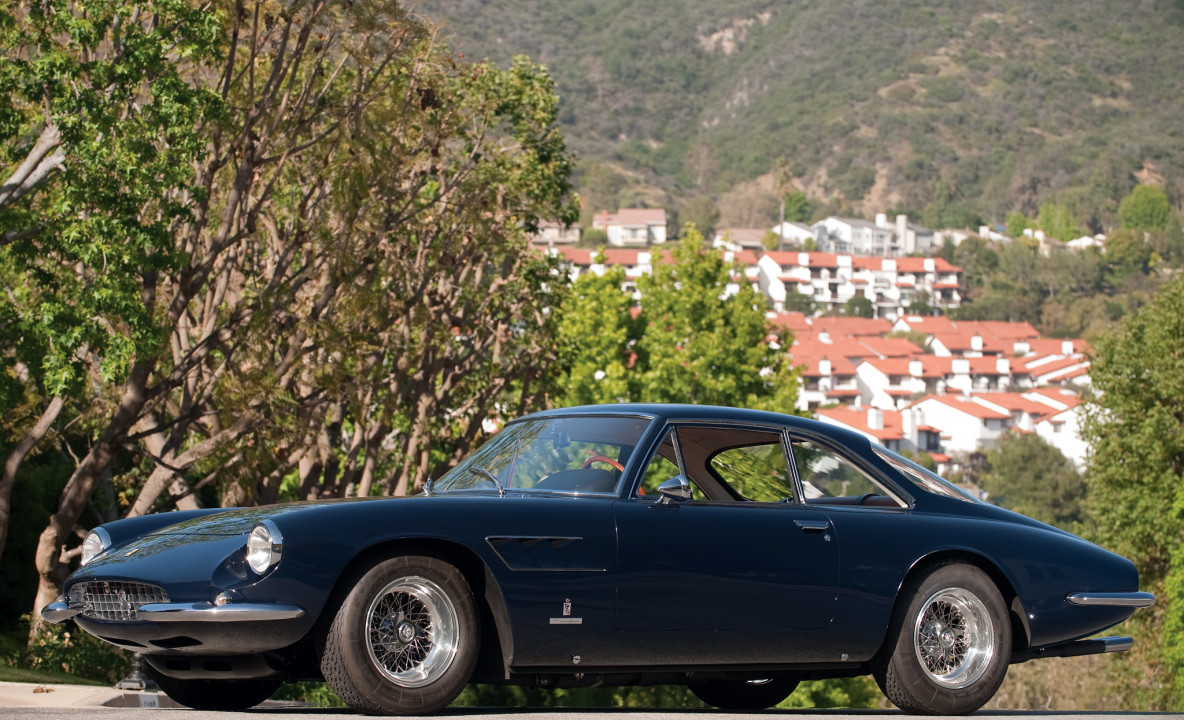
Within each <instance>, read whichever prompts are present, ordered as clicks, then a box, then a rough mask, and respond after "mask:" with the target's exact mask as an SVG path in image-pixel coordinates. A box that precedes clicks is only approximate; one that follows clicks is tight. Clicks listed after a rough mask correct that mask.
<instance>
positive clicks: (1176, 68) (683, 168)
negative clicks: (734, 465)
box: [419, 0, 1184, 230]
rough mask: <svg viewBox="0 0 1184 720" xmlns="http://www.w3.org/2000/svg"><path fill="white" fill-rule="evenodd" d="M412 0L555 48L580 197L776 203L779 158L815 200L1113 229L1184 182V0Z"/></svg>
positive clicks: (485, 42) (548, 54)
mask: <svg viewBox="0 0 1184 720" xmlns="http://www.w3.org/2000/svg"><path fill="white" fill-rule="evenodd" d="M419 10H420V11H421V12H423V13H426V14H428V15H430V16H431V17H432V18H433V19H434V20H436V21H438V22H442V23H443V24H444V25H445V27H446V32H447V33H448V35H449V42H450V43H451V44H452V46H453V47H454V48H455V49H456V50H458V51H460V52H463V53H465V55H466V56H467V57H470V58H482V57H484V58H489V59H491V60H493V61H495V62H498V63H505V62H507V61H508V59H509V57H511V56H512V55H514V54H520V53H523V54H527V55H529V56H531V57H532V58H533V59H534V60H535V61H537V62H542V63H544V64H546V65H547V66H548V67H549V69H550V70H551V72H552V74H553V76H554V77H555V79H556V81H557V84H558V87H559V92H560V95H561V97H562V103H563V105H562V124H563V130H564V133H565V135H566V136H567V138H568V144H569V146H570V147H572V148H574V149H575V150H577V151H578V152H579V154H580V157H581V163H580V169H579V176H578V177H577V183H578V185H579V187H580V189H581V192H582V194H583V195H584V196H585V199H586V201H587V203H586V209H588V206H591V209H595V210H598V209H603V208H608V209H614V208H615V206H616V205H617V204H618V203H619V204H622V205H630V204H634V203H650V204H659V203H660V204H664V205H666V206H668V207H671V208H672V209H675V210H678V209H680V208H681V207H684V206H685V204H686V203H688V202H689V203H694V202H700V203H701V202H702V201H703V199H705V198H706V199H710V200H712V201H713V202H715V203H717V204H718V205H720V207H721V209H722V210H723V212H724V215H725V220H728V219H731V220H733V222H735V221H738V220H741V219H744V218H740V217H732V218H729V213H731V214H732V215H737V214H738V213H739V212H740V210H738V208H742V209H744V212H747V213H748V214H749V215H750V216H754V217H757V218H762V219H771V217H772V216H771V214H770V213H771V212H772V207H773V205H774V201H773V199H772V197H771V195H770V193H769V189H770V187H771V185H772V183H771V177H772V175H773V171H774V169H775V168H776V167H778V165H779V163H780V166H781V167H782V168H784V169H785V170H787V171H788V172H789V173H790V174H791V175H792V187H796V188H798V189H803V190H805V192H806V193H807V195H808V196H809V197H810V198H811V200H813V201H814V203H815V208H816V211H828V212H839V211H846V212H852V213H863V214H867V213H872V212H875V211H877V210H884V209H889V210H905V211H908V212H910V213H912V214H913V215H914V216H917V217H922V218H923V220H924V221H925V222H927V223H928V224H933V225H939V226H958V225H967V224H970V223H971V222H973V221H974V220H975V219H976V218H975V217H974V216H975V215H977V216H980V217H981V218H983V219H984V220H986V221H989V222H999V223H1002V222H1003V221H1004V218H1005V216H1006V214H1007V213H1008V212H1010V211H1015V210H1018V211H1021V212H1024V213H1025V214H1027V215H1029V216H1034V215H1035V214H1036V212H1037V210H1038V208H1039V206H1040V205H1041V204H1042V203H1045V202H1048V201H1056V202H1058V203H1061V204H1064V205H1067V206H1068V207H1069V208H1070V209H1071V210H1072V211H1073V212H1074V214H1075V216H1076V219H1077V221H1078V223H1079V224H1081V225H1082V226H1083V227H1088V228H1091V229H1095V230H1099V229H1104V228H1107V227H1111V226H1112V225H1114V224H1115V222H1116V220H1115V214H1114V213H1115V209H1116V207H1117V203H1118V201H1119V200H1120V199H1121V198H1122V197H1123V196H1124V195H1125V194H1126V193H1127V192H1129V191H1130V189H1131V188H1132V187H1133V186H1134V185H1135V184H1136V183H1138V182H1140V181H1143V182H1151V183H1155V184H1161V185H1166V186H1167V187H1168V188H1169V190H1170V193H1171V194H1172V195H1173V199H1174V200H1176V201H1177V203H1178V202H1179V198H1178V197H1177V196H1176V190H1175V186H1176V184H1177V183H1179V182H1180V179H1181V177H1182V176H1184V143H1182V139H1181V128H1182V127H1184V125H1182V124H1181V121H1180V118H1181V116H1182V112H1181V111H1182V109H1184V101H1182V98H1184V43H1181V42H1180V38H1181V33H1182V31H1184V0H1145V1H1143V2H1138V3H1123V2H1117V1H1116V0H1073V1H1069V0H1041V1H1040V2H1036V1H1035V0H977V1H973V2H965V1H964V0H963V1H961V2H959V1H958V0H945V1H940V0H939V1H934V0H928V1H926V2H918V1H917V0H883V1H878V2H877V1H874V0H841V1H836V0H792V1H790V2H784V1H780V2H770V1H768V0H730V1H728V2H726V3H719V2H708V1H707V0H630V1H628V2H627V1H625V0H536V1H535V2H520V1H519V2H512V1H510V0H458V1H457V2H453V3H448V4H446V5H445V4H441V5H432V4H425V5H422V6H420V7H419ZM781 176H782V177H784V172H783V173H782V175H781ZM758 180H759V181H760V182H756V183H754V181H758ZM922 212H924V215H922V214H921V213H922ZM725 224H726V223H725Z"/></svg>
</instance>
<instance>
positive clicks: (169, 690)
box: [152, 672, 284, 711]
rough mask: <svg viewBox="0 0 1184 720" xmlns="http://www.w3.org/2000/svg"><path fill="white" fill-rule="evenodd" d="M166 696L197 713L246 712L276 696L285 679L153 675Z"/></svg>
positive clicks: (156, 673) (155, 673)
mask: <svg viewBox="0 0 1184 720" xmlns="http://www.w3.org/2000/svg"><path fill="white" fill-rule="evenodd" d="M152 677H153V678H154V679H155V680H156V684H157V685H159V686H160V689H161V690H164V694H165V695H168V696H169V697H171V698H172V699H174V700H176V701H177V702H179V703H181V704H182V705H184V706H185V707H191V708H193V709H194V710H222V711H233V710H246V709H247V708H251V707H255V706H256V705H258V704H259V703H261V702H263V701H264V700H266V699H267V698H269V697H271V696H272V695H274V694H275V691H276V690H278V689H279V687H280V685H282V684H283V683H284V679H283V678H281V677H274V678H253V679H250V680H178V679H177V678H171V677H169V676H167V675H161V674H160V673H159V672H153V673H152Z"/></svg>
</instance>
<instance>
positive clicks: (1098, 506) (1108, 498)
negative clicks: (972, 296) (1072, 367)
mask: <svg viewBox="0 0 1184 720" xmlns="http://www.w3.org/2000/svg"><path fill="white" fill-rule="evenodd" d="M1090 376H1091V378H1092V381H1093V384H1094V387H1096V388H1097V391H1098V393H1097V397H1096V398H1095V399H1094V400H1093V401H1092V402H1091V403H1089V404H1088V405H1087V407H1086V409H1087V412H1086V422H1085V423H1084V425H1083V427H1082V436H1083V438H1084V439H1085V440H1086V441H1087V442H1088V443H1089V445H1090V447H1091V448H1092V456H1091V458H1090V473H1089V478H1088V484H1089V499H1088V508H1089V509H1090V514H1091V516H1092V517H1093V520H1094V522H1096V523H1097V538H1098V540H1099V542H1101V544H1103V545H1104V546H1106V547H1108V548H1110V549H1112V550H1114V551H1115V552H1118V553H1120V554H1123V555H1126V556H1127V557H1129V558H1131V559H1133V560H1134V561H1135V563H1136V565H1138V566H1139V569H1140V571H1141V572H1142V573H1143V574H1144V575H1146V576H1147V577H1148V579H1150V580H1156V579H1158V578H1162V577H1164V575H1166V574H1167V573H1168V570H1169V566H1170V564H1171V559H1172V553H1173V552H1174V551H1175V550H1176V549H1177V548H1178V547H1179V545H1180V534H1181V531H1182V530H1184V524H1182V523H1181V518H1180V515H1179V512H1178V510H1179V508H1178V507H1177V506H1176V505H1175V503H1177V502H1178V498H1179V495H1180V488H1181V487H1184V435H1182V434H1181V433H1180V432H1179V429H1180V427H1181V426H1182V425H1184V280H1180V279H1176V280H1173V281H1172V282H1170V283H1168V284H1167V285H1165V286H1164V287H1163V288H1162V289H1161V290H1160V292H1159V293H1158V295H1156V297H1155V300H1154V301H1153V302H1152V303H1151V304H1150V305H1148V306H1147V307H1145V308H1143V309H1142V310H1140V311H1139V312H1137V313H1135V314H1134V315H1132V316H1129V317H1127V318H1126V319H1124V320H1123V322H1122V327H1121V330H1120V331H1117V332H1112V333H1106V334H1104V335H1102V336H1100V337H1098V338H1097V339H1096V340H1095V345H1094V358H1093V364H1092V366H1091V369H1090ZM1173 508H1174V510H1169V509H1173ZM1168 601H1169V603H1176V602H1181V600H1177V599H1176V598H1169V600H1168Z"/></svg>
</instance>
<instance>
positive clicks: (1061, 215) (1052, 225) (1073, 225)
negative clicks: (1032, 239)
mask: <svg viewBox="0 0 1184 720" xmlns="http://www.w3.org/2000/svg"><path fill="white" fill-rule="evenodd" d="M1036 225H1037V227H1039V228H1040V229H1041V230H1043V231H1044V234H1045V235H1047V236H1048V237H1050V238H1056V239H1057V240H1060V241H1061V242H1069V241H1070V240H1072V239H1073V238H1075V237H1077V235H1078V234H1079V233H1080V228H1079V227H1078V224H1077V219H1076V218H1074V217H1073V211H1071V210H1070V209H1069V208H1068V206H1066V205H1061V204H1060V203H1055V202H1046V203H1044V204H1043V205H1041V206H1040V212H1039V214H1038V215H1037V216H1036Z"/></svg>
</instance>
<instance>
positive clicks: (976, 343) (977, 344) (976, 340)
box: [970, 333, 983, 353]
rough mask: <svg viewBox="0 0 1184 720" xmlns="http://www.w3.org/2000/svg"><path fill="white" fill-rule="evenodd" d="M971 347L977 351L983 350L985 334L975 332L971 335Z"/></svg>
mask: <svg viewBox="0 0 1184 720" xmlns="http://www.w3.org/2000/svg"><path fill="white" fill-rule="evenodd" d="M970 349H971V350H973V351H975V352H980V353H981V352H982V351H983V336H982V335H979V334H978V333H975V334H974V335H971V336H970Z"/></svg>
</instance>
